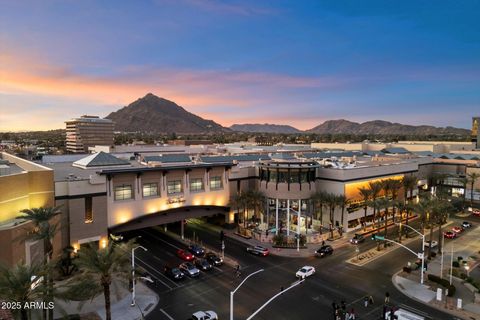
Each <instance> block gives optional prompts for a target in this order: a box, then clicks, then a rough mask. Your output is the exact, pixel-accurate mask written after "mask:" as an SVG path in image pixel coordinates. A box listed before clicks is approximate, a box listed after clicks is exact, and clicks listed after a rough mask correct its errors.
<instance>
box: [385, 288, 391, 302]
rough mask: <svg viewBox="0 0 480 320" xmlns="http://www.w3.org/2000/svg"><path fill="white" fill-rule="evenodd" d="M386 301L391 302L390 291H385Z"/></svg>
mask: <svg viewBox="0 0 480 320" xmlns="http://www.w3.org/2000/svg"><path fill="white" fill-rule="evenodd" d="M385 303H390V293H388V291H387V292H386V293H385Z"/></svg>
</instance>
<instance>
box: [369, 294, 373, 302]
mask: <svg viewBox="0 0 480 320" xmlns="http://www.w3.org/2000/svg"><path fill="white" fill-rule="evenodd" d="M368 303H369V304H373V297H372V296H369V297H368Z"/></svg>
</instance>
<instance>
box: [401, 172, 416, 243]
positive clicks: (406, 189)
mask: <svg viewBox="0 0 480 320" xmlns="http://www.w3.org/2000/svg"><path fill="white" fill-rule="evenodd" d="M417 183H418V179H417V177H415V176H404V177H403V179H402V185H403V203H404V205H405V207H404V209H406V216H405V224H406V225H408V218H409V217H408V216H409V215H410V209H411V206H407V205H406V204H407V203H410V202H409V199H411V198H412V197H413V190H414V189H415V187H416V186H417ZM405 237H406V238H408V232H407V233H406V234H405Z"/></svg>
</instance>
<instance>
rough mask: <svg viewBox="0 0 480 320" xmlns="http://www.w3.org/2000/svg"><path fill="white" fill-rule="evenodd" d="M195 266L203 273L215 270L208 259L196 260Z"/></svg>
mask: <svg viewBox="0 0 480 320" xmlns="http://www.w3.org/2000/svg"><path fill="white" fill-rule="evenodd" d="M195 266H196V267H197V268H198V269H200V270H202V271H208V270H212V268H213V267H212V265H211V264H210V262H208V261H207V259H198V258H197V259H195Z"/></svg>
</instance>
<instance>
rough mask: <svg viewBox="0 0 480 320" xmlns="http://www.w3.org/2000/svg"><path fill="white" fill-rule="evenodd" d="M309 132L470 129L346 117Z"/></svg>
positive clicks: (435, 132) (458, 131) (432, 132)
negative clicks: (362, 121)
mask: <svg viewBox="0 0 480 320" xmlns="http://www.w3.org/2000/svg"><path fill="white" fill-rule="evenodd" d="M306 132H309V133H317V134H328V133H329V134H335V133H336V134H338V133H343V134H383V135H389V134H404V135H419V136H426V135H446V134H458V135H469V134H470V130H467V129H460V128H454V127H445V128H442V127H433V126H425V125H420V126H412V125H405V124H400V123H392V122H388V121H383V120H373V121H367V122H364V123H357V122H352V121H348V120H344V119H340V120H328V121H325V122H324V123H322V124H321V125H318V126H316V127H315V128H312V129H310V130H306Z"/></svg>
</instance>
